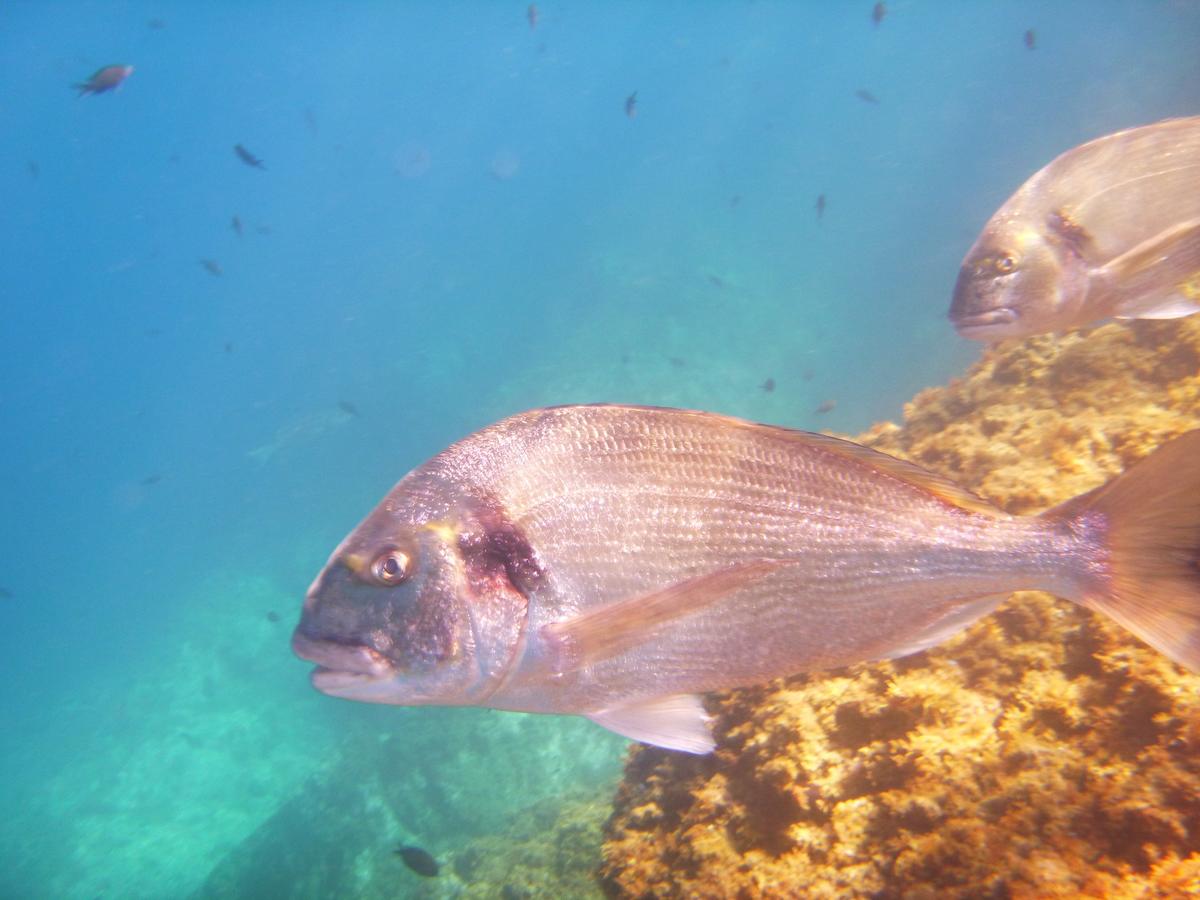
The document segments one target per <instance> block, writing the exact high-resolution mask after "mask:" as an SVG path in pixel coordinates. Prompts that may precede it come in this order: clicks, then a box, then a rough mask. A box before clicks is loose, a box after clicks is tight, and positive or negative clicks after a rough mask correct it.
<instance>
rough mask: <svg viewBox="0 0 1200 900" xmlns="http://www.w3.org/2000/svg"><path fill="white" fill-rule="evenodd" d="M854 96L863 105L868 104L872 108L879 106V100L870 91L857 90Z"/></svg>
mask: <svg viewBox="0 0 1200 900" xmlns="http://www.w3.org/2000/svg"><path fill="white" fill-rule="evenodd" d="M854 96H855V97H857V98H858V99H859V100H861V101H862V102H863V103H870V104H872V105H873V106H878V105H879V98H878V97H876V96H875V95H874V94H872V93H871V92H870V91H868V90H866V89H865V88H859V89H858V90H857V91H855V92H854Z"/></svg>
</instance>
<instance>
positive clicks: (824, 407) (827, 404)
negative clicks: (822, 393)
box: [813, 400, 837, 413]
mask: <svg viewBox="0 0 1200 900" xmlns="http://www.w3.org/2000/svg"><path fill="white" fill-rule="evenodd" d="M836 406H837V401H836V400H826V401H824V402H823V403H822V404H821V405H820V406H818V407H817V408H816V409H814V410H813V412H815V413H827V412H830V411H831V410H833V409H834V408H835V407H836Z"/></svg>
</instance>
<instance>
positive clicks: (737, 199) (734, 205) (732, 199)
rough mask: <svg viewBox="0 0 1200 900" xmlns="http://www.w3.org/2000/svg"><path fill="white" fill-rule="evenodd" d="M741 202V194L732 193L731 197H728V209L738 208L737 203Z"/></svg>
mask: <svg viewBox="0 0 1200 900" xmlns="http://www.w3.org/2000/svg"><path fill="white" fill-rule="evenodd" d="M741 202H742V195H741V194H734V195H733V196H732V197H730V198H729V208H730V209H737V208H738V204H740V203H741Z"/></svg>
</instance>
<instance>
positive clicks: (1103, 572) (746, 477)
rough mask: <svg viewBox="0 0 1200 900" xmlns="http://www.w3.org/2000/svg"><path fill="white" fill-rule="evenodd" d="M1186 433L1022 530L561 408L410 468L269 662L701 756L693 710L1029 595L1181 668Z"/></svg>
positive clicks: (715, 440) (883, 468) (725, 427)
mask: <svg viewBox="0 0 1200 900" xmlns="http://www.w3.org/2000/svg"><path fill="white" fill-rule="evenodd" d="M1197 498H1200V431H1194V432H1191V433H1189V434H1186V435H1183V436H1181V437H1180V438H1177V439H1176V440H1174V441H1171V442H1169V443H1168V444H1166V445H1164V446H1163V447H1161V448H1159V449H1158V450H1156V451H1155V452H1154V453H1153V454H1152V455H1151V456H1150V457H1149V458H1148V459H1146V460H1145V461H1143V462H1141V463H1139V464H1138V465H1136V466H1134V467H1133V468H1131V469H1130V470H1129V471H1128V472H1126V473H1124V474H1122V475H1121V476H1119V477H1117V478H1116V479H1114V480H1113V481H1111V482H1109V484H1107V485H1104V486H1102V487H1100V488H1097V489H1096V490H1094V491H1091V492H1088V493H1087V494H1084V495H1081V496H1079V497H1076V498H1074V499H1072V500H1070V501H1068V502H1067V503H1065V504H1062V505H1061V506H1059V507H1055V508H1054V509H1052V510H1049V511H1047V512H1046V513H1044V514H1043V515H1041V516H1036V517H1018V516H1010V515H1008V514H1006V513H1004V512H1002V511H1000V510H999V509H997V508H995V507H994V506H992V505H990V504H988V503H986V502H985V501H983V500H980V499H979V498H978V497H975V496H973V495H971V494H969V493H967V492H965V491H963V490H962V489H961V488H958V487H956V486H954V485H953V484H952V483H950V482H949V481H947V480H945V479H943V478H941V477H939V476H937V475H934V474H932V473H929V472H926V471H924V470H922V469H920V468H919V467H917V466H914V465H912V464H910V463H906V462H903V461H901V460H897V459H894V458H892V457H889V456H886V455H884V454H881V453H876V452H875V451H873V450H870V449H868V448H866V447H862V446H859V445H857V444H853V443H851V442H849V441H842V440H838V439H836V438H831V437H827V436H823V435H819V434H807V433H804V432H796V431H789V430H787V429H783V428H776V427H772V426H767V425H756V424H753V423H749V422H744V421H742V420H738V419H732V418H728V417H725V416H718V415H713V414H710V413H701V412H689V411H685V410H669V409H657V408H650V407H622V406H573V407H552V408H549V409H544V410H534V411H531V412H528V413H524V414H521V415H518V416H513V417H512V418H509V419H506V420H504V421H502V422H499V423H497V424H495V425H493V426H490V427H488V428H485V429H483V430H481V431H479V432H477V433H475V434H473V435H471V436H469V437H467V438H465V439H463V440H461V441H459V442H458V443H456V444H454V445H452V446H451V447H449V448H448V449H446V450H445V451H443V452H442V453H439V454H438V455H437V456H435V457H434V458H433V459H431V460H430V461H428V462H427V463H425V464H424V465H422V466H419V467H418V468H416V469H414V470H413V471H412V472H410V473H409V474H408V475H407V476H405V477H404V478H403V479H401V481H400V482H399V483H398V484H397V485H396V486H395V487H394V488H393V489H392V491H391V492H390V493H389V494H388V495H387V496H386V497H385V498H384V500H383V502H382V503H380V504H379V506H378V507H377V508H376V509H375V511H374V512H372V513H371V514H370V515H368V516H367V518H366V519H364V520H363V522H362V523H360V524H359V526H358V527H357V528H355V529H354V530H353V531H352V532H351V533H350V534H349V536H347V538H346V539H345V540H344V541H343V542H342V543H341V545H339V546H338V548H337V549H336V550H335V551H334V553H333V555H332V556H331V557H330V560H329V562H328V564H327V565H326V566H325V568H324V569H323V570H322V571H321V573H320V574H319V575H318V576H317V579H316V581H314V582H313V585H312V587H311V588H310V589H309V592H308V596H307V597H306V598H305V602H304V611H303V614H302V615H301V619H300V623H299V625H298V626H297V627H296V630H295V632H294V633H293V636H292V647H293V649H294V650H295V652H296V653H297V654H298V655H300V656H301V657H303V658H305V659H308V660H310V661H312V662H314V663H316V664H317V668H316V669H315V670H314V672H313V675H312V681H313V685H314V686H315V687H317V688H318V689H320V690H322V691H324V692H325V693H328V694H331V695H333V696H337V697H344V698H347V699H354V700H364V701H368V702H375V703H392V704H400V705H413V704H430V703H436V704H442V705H482V706H489V707H494V708H498V709H511V710H523V711H527V712H543V713H570V714H577V715H584V716H587V717H588V718H590V719H592V720H593V721H595V722H597V723H599V724H601V725H603V726H604V727H606V728H610V729H612V730H613V731H616V732H618V733H620V734H623V735H626V736H628V737H632V738H635V739H637V740H644V741H648V742H650V743H654V744H658V745H661V746H664V747H671V748H675V749H680V750H687V751H689V752H706V751H708V750H711V749H712V747H713V740H712V734H711V731H710V729H709V720H708V718H707V715H706V714H705V712H704V709H703V706H702V705H701V703H700V699H699V694H700V693H701V692H705V691H711V690H717V689H725V688H733V687H739V686H743V685H749V684H754V683H758V682H762V681H766V680H768V679H771V678H776V677H780V676H784V675H789V674H794V673H797V672H803V671H809V670H814V669H820V668H827V667H832V666H837V665H843V664H849V663H855V662H861V661H865V660H870V659H877V658H880V657H895V656H901V655H904V654H907V653H912V652H916V651H918V650H921V649H924V648H926V647H930V646H933V645H935V644H937V643H938V642H940V641H941V640H944V639H945V638H946V637H948V636H949V635H951V634H953V633H954V632H956V631H958V630H960V629H962V628H964V627H966V626H967V625H969V624H970V623H971V622H972V621H974V620H975V619H977V618H978V617H979V616H981V615H984V614H986V613H987V612H989V611H990V610H991V609H992V608H994V606H995V605H996V604H997V603H998V602H999V601H1000V599H1002V598H1003V596H1005V595H1006V594H1008V593H1010V592H1012V591H1016V590H1022V589H1040V590H1047V591H1051V592H1053V593H1055V594H1058V595H1059V596H1061V597H1064V598H1067V599H1069V600H1074V601H1075V602H1077V603H1080V604H1082V605H1085V606H1087V607H1089V608H1092V609H1097V610H1100V611H1102V612H1105V613H1106V614H1108V615H1110V616H1112V617H1113V618H1114V619H1116V620H1117V621H1118V622H1120V623H1121V624H1123V625H1124V626H1126V627H1127V628H1129V629H1130V630H1131V631H1133V632H1134V633H1135V634H1137V635H1138V636H1139V637H1141V638H1142V639H1144V640H1146V641H1148V642H1149V643H1151V644H1152V645H1153V646H1155V647H1157V648H1158V649H1159V650H1161V651H1162V652H1164V653H1167V654H1168V655H1170V656H1171V658H1173V659H1175V660H1176V661H1178V662H1181V663H1183V664H1184V665H1188V666H1190V667H1192V668H1193V669H1200V503H1198V502H1197Z"/></svg>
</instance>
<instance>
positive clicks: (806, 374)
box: [800, 369, 813, 381]
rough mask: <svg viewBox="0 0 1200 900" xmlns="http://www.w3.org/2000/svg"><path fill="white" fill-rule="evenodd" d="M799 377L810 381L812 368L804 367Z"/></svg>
mask: <svg viewBox="0 0 1200 900" xmlns="http://www.w3.org/2000/svg"><path fill="white" fill-rule="evenodd" d="M800 377H801V378H803V379H804V380H805V381H812V380H813V370H812V369H805V370H804V372H803V373H802V374H801V375H800Z"/></svg>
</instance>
